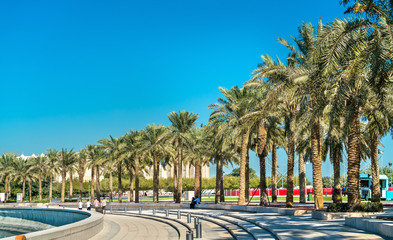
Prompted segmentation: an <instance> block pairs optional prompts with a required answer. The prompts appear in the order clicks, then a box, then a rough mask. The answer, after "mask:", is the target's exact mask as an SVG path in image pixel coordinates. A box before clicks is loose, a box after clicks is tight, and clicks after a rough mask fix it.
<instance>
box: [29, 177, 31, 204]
mask: <svg viewBox="0 0 393 240" xmlns="http://www.w3.org/2000/svg"><path fill="white" fill-rule="evenodd" d="M29 203H31V180H29Z"/></svg>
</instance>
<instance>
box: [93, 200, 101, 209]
mask: <svg viewBox="0 0 393 240" xmlns="http://www.w3.org/2000/svg"><path fill="white" fill-rule="evenodd" d="M99 204H100V202H99V201H98V200H97V198H96V200H94V208H95V210H96V212H97V208H98V205H99Z"/></svg>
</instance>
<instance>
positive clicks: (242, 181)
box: [237, 130, 249, 205]
mask: <svg viewBox="0 0 393 240" xmlns="http://www.w3.org/2000/svg"><path fill="white" fill-rule="evenodd" d="M248 135H249V131H248V130H247V131H246V132H245V133H243V135H242V139H241V141H242V142H241V154H240V176H239V200H238V202H237V204H238V205H244V204H246V167H247V154H248Z"/></svg>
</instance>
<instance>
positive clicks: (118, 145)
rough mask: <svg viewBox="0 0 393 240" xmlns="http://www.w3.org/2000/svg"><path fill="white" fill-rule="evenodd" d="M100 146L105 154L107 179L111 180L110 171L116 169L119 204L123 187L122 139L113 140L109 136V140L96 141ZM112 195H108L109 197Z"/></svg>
mask: <svg viewBox="0 0 393 240" xmlns="http://www.w3.org/2000/svg"><path fill="white" fill-rule="evenodd" d="M98 143H100V144H101V145H102V148H103V149H104V151H105V152H106V154H107V157H108V158H107V160H108V161H107V164H108V170H109V177H110V179H111V178H112V177H111V176H112V171H113V168H115V166H116V168H117V175H118V194H119V199H118V201H119V203H121V202H122V195H123V186H122V178H121V177H122V173H123V169H122V164H123V160H124V159H123V156H122V152H121V151H122V148H123V138H122V137H119V138H114V137H112V136H109V138H104V139H101V140H99V141H98ZM109 184H110V191H111V192H112V191H113V190H112V189H113V187H112V186H111V185H112V184H113V182H112V181H111V180H110V183H109ZM111 195H112V194H111V193H110V196H111Z"/></svg>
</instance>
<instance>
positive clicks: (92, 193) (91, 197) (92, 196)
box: [90, 165, 95, 202]
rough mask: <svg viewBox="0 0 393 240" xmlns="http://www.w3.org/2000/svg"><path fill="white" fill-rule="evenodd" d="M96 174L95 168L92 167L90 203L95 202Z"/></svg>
mask: <svg viewBox="0 0 393 240" xmlns="http://www.w3.org/2000/svg"><path fill="white" fill-rule="evenodd" d="M94 173H95V166H94V165H93V166H92V167H91V180H90V184H91V187H90V201H91V202H94Z"/></svg>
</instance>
